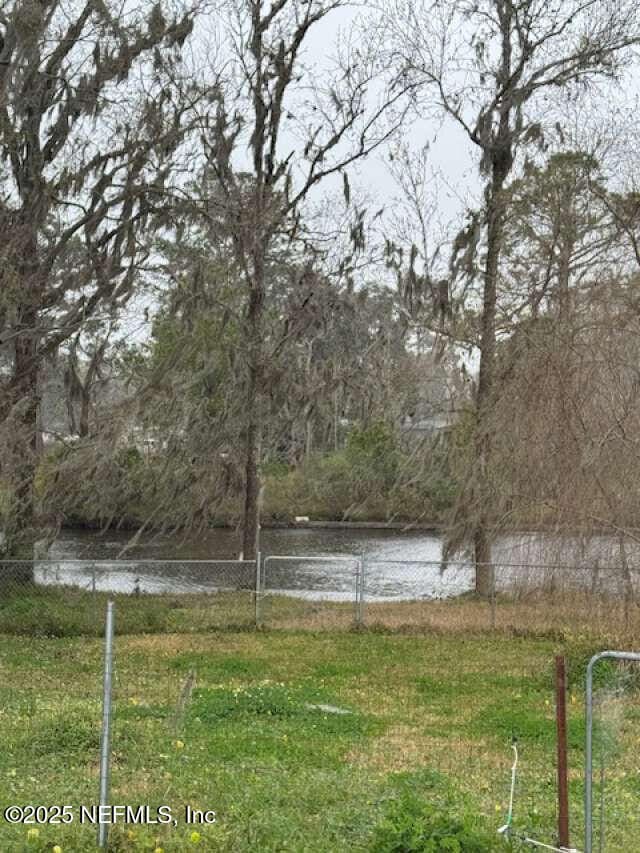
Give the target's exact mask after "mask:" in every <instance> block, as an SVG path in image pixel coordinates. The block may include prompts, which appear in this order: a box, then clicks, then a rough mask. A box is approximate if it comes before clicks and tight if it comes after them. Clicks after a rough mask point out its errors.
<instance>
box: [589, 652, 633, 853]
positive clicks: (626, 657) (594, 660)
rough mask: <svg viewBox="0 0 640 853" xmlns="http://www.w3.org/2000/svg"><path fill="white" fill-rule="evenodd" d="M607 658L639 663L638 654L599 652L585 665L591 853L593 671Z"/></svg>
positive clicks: (591, 840)
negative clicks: (600, 661)
mask: <svg viewBox="0 0 640 853" xmlns="http://www.w3.org/2000/svg"><path fill="white" fill-rule="evenodd" d="M603 658H609V659H613V660H623V661H640V653H638V652H612V651H606V652H599V653H598V654H597V655H594V656H593V657H592V658H591V660H590V661H589V663H588V665H587V692H586V698H585V705H586V714H585V716H586V728H587V732H586V740H585V750H584V765H585V767H584V850H585V853H593V669H594V667H595V665H596V664H597V663H598V661H599V660H602V659H603Z"/></svg>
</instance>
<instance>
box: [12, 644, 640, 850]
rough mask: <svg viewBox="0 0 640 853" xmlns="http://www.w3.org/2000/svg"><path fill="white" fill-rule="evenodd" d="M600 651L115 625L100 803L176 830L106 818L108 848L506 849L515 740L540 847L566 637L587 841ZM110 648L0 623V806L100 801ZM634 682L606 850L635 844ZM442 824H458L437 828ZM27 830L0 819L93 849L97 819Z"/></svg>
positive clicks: (522, 823)
mask: <svg viewBox="0 0 640 853" xmlns="http://www.w3.org/2000/svg"><path fill="white" fill-rule="evenodd" d="M592 650H593V649H592V647H591V646H590V645H589V644H585V643H579V642H577V641H573V642H571V643H563V642H559V641H554V640H550V639H538V640H536V639H532V638H513V637H511V638H507V637H504V636H498V637H491V636H487V635H471V636H467V637H464V636H460V635H459V634H454V635H444V634H441V635H437V636H425V635H417V634H416V635H411V636H404V635H402V634H384V633H355V632H354V633H348V632H334V633H331V632H323V633H315V634H314V633H304V632H294V631H288V632H287V631H281V632H266V633H256V632H252V631H241V632H235V633H234V632H217V633H216V632H208V633H191V634H188V633H183V634H142V635H127V634H124V635H119V636H118V637H117V638H116V673H117V680H116V691H115V702H114V737H113V767H112V797H111V799H112V802H113V803H118V804H125V805H136V806H137V805H141V804H149V805H150V806H152V808H155V807H156V806H158V805H160V804H166V805H169V806H171V808H172V812H173V815H174V816H175V817H176V818H177V820H178V825H177V826H175V827H174V826H168V827H167V826H157V827H149V826H128V827H121V826H117V827H116V828H115V829H114V830H112V832H111V836H110V837H111V847H110V849H111V850H114V851H154V850H156V849H161V850H163V851H165V853H171V851H183V850H184V851H188V850H198V849H200V850H207V851H209V850H211V851H217V850H220V851H234V853H235V851H274V853H275V851H295V853H304V852H305V851H309V853H311V851H318V852H319V851H322V852H323V853H325V851H326V853H329V851H376V853H390V851H394V850H395V851H398V853H400V851H403V850H404V851H411V850H414V849H415V850H418V849H420V850H425V851H426V850H433V851H440V850H442V851H444V850H453V851H455V850H459V851H460V853H467V851H468V853H475V851H478V853H481V851H485V850H508V849H509V848H508V847H507V845H505V844H504V843H503V842H502V841H501V840H500V839H499V838H498V836H497V834H496V829H497V828H498V826H500V824H501V823H502V822H503V820H504V815H505V810H506V806H507V801H508V793H509V773H510V763H511V751H510V744H511V738H512V736H513V735H516V736H517V737H518V741H519V746H520V753H521V776H520V782H519V787H518V795H517V799H516V824H517V825H518V826H519V827H520V828H521V829H523V830H526V831H527V832H530V833H533V834H535V835H536V836H537V837H539V838H541V839H542V840H544V841H547V842H551V841H552V840H553V826H554V813H555V806H554V749H555V746H554V744H555V730H554V721H553V693H552V687H553V679H552V674H553V657H554V654H555V653H556V652H557V651H564V652H566V653H567V655H568V658H569V665H570V669H571V673H572V681H571V689H570V701H569V709H570V748H571V755H570V763H571V766H572V768H573V771H572V776H571V796H572V819H573V824H574V828H575V832H574V838H573V842H574V844H576V845H579V844H581V843H582V802H581V797H582V748H583V739H584V725H583V722H582V721H583V714H584V707H583V701H582V680H583V674H584V666H585V663H586V660H587V658H588V656H589V654H590V652H591V651H592ZM102 653H103V652H102V643H101V641H100V639H98V638H91V637H70V638H64V637H60V638H29V637H25V636H11V635H8V634H4V635H0V744H1V749H0V780H1V784H0V800H1V801H2V802H1V805H2V807H3V808H4V807H5V806H6V805H9V804H10V803H17V804H20V805H25V804H27V803H32V804H45V805H54V804H57V805H63V804H70V805H72V806H74V810H75V811H76V814H77V811H78V809H79V806H80V804H92V803H94V802H95V800H96V794H97V787H98V778H97V772H98V752H99V734H100V715H101V705H100V698H101V683H100V678H101V667H102ZM625 696H626V699H627V700H629V701H625V703H624V708H623V709H622V711H620V709H617V710H616V704H615V702H613V701H612V703H611V707H612V708H614V712H613V714H614V717H615V719H614V720H613V721H612V724H611V731H612V732H613V733H614V735H615V737H614V742H612V744H611V749H612V750H615V751H617V754H616V755H615V756H614V758H612V759H611V760H610V761H609V765H608V774H607V779H608V785H607V794H606V796H607V800H606V803H607V815H608V822H607V832H608V842H609V845H610V846H607V847H606V849H607V850H617V851H626V850H629V851H631V850H634V849H636V846H637V845H636V844H635V841H634V839H636V838H637V833H638V824H637V817H636V815H637V813H638V809H637V803H638V798H639V797H640V776H639V775H638V770H637V762H635V761H634V757H635V751H637V744H638V741H639V740H640V739H639V738H638V734H640V730H634V728H633V726H634V720H635V725H637V717H638V714H637V707H638V706H637V705H636V704H635V702H634V701H633V697H634V696H635V694H634V693H633V691H632V690H630V689H629V690H627V692H626V694H625ZM326 706H335V707H336V708H338V709H341V710H342V711H348V712H349V713H334V712H332V711H331V710H330V709H328V708H327V707H326ZM616 715H617V716H616ZM186 804H189V805H191V806H192V807H193V808H199V809H213V810H215V811H216V813H217V822H216V823H215V825H212V826H204V827H202V826H197V827H196V826H186V825H185V823H184V820H183V808H184V806H185V805H186ZM447 820H448V821H449V822H450V823H451V822H452V823H453V824H455V826H454V828H453V829H449V830H447V829H446V828H445V829H442V827H443V826H444V824H445V823H446V822H447ZM429 826H431V827H432V829H431V830H429V831H432V832H433V833H434V837H435V834H437V831H438V827H440V830H441V831H442V833H443V834H444V835H445V836H446V834H447V832H450V834H454V835H455V834H456V833H457V836H458V838H464V837H468V838H469V839H470V840H468V841H465V842H464V843H463V846H459V847H458V848H456V847H448V846H442V845H441V846H435V847H428V846H422V847H419V846H417V845H418V844H419V843H422V842H420V839H419V836H420V834H422V836H423V841H424V835H425V833H426V832H427V830H426V829H425V827H429ZM194 832H195V833H196V834H195V835H193V833H194ZM34 835H35V834H34V833H33V832H32V833H31V835H30V837H28V835H27V829H26V828H25V827H18V828H16V827H11V826H9V825H8V824H7V823H6V822H3V821H0V850H1V851H23V850H24V851H52V850H53V849H54V846H55V845H58V846H59V847H60V848H61V849H62V851H63V853H70V851H74V853H76V851H84V850H91V849H93V846H94V838H95V830H94V828H93V827H91V826H83V825H80V824H79V823H78V822H77V820H76V822H74V823H73V824H71V825H68V826H40V827H39V832H38V835H37V837H34ZM410 839H413V840H411V841H410ZM442 843H444V842H442ZM410 844H412V845H413V846H410ZM394 845H395V846H394ZM403 845H404V846H403ZM465 845H466V846H465ZM478 845H479V846H478ZM514 849H519V848H518V847H517V845H515V846H514Z"/></svg>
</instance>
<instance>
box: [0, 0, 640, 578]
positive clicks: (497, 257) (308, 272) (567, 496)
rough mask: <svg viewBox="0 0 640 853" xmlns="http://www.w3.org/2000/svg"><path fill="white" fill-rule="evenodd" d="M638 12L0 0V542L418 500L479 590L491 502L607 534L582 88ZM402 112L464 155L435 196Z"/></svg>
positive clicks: (252, 0) (608, 392)
mask: <svg viewBox="0 0 640 853" xmlns="http://www.w3.org/2000/svg"><path fill="white" fill-rule="evenodd" d="M334 22H335V23H334ZM331 26H333V27H334V30H331V29H330V27H331ZM339 27H341V29H339ZM328 32H333V33H334V35H333V36H332V38H333V43H332V44H331V49H330V50H328V49H327V45H326V44H325V43H324V42H323V41H322V39H323V38H324V36H323V35H322V34H326V33H328ZM320 43H321V44H322V48H323V49H322V51H321V53H320V52H319V44H320ZM639 43H640V12H639V11H638V9H637V5H636V4H635V2H631V0H628V2H626V0H622V1H621V2H618V3H616V4H615V5H613V4H611V3H608V2H605V0H555V2H552V3H549V2H546V0H518V2H515V0H479V1H478V2H471V0H454V2H447V3H441V2H437V0H418V2H415V0H412V2H406V3H405V2H404V0H397V2H396V3H394V4H392V5H389V4H385V7H384V9H382V10H379V11H377V10H376V9H374V8H367V9H363V10H361V11H359V12H357V13H356V12H354V10H353V9H352V8H351V7H350V6H348V5H347V4H346V3H343V2H341V0H333V2H320V0H272V2H263V0H226V2H221V3H219V4H213V5H210V4H208V3H204V2H202V3H193V4H186V3H182V2H177V0H176V2H173V3H172V4H171V5H169V4H163V3H161V2H158V3H156V4H154V5H153V6H151V5H142V6H140V7H132V8H131V9H130V10H124V11H123V8H122V7H121V6H119V5H116V4H114V3H112V2H111V0H100V2H96V0H86V2H81V0H42V2H35V0H5V2H4V4H3V6H2V9H0V224H1V225H2V235H3V238H2V243H1V244H0V285H1V290H0V312H1V318H0V323H1V326H2V338H1V350H2V352H1V356H2V387H1V401H2V406H1V408H0V418H1V424H2V426H1V435H2V452H1V453H0V477H1V486H2V489H1V493H0V497H1V501H0V511H1V515H2V527H3V530H4V535H5V540H6V541H5V547H6V550H7V552H8V553H11V554H15V553H19V552H23V551H24V549H25V548H27V549H28V548H30V547H31V546H32V544H33V542H34V541H35V540H36V539H38V538H42V537H43V536H45V537H46V536H51V535H54V533H55V530H56V529H57V528H58V527H59V525H60V524H63V523H70V522H78V521H80V522H84V523H87V522H90V523H99V524H102V525H108V524H116V523H122V522H123V521H127V522H130V523H132V524H134V525H137V526H138V527H139V528H140V527H141V528H143V529H158V528H164V529H167V528H177V527H180V528H183V529H184V528H187V529H196V528H202V527H206V526H207V525H210V524H212V523H216V522H221V521H223V522H226V523H232V524H236V525H238V526H239V528H240V529H241V531H242V540H243V541H242V548H243V553H244V556H245V557H248V558H250V557H252V556H253V554H254V553H255V551H256V550H257V548H258V538H259V525H260V517H261V514H262V515H263V516H266V517H268V518H274V519H279V520H290V519H291V518H292V517H294V516H296V515H301V516H306V515H309V516H312V517H316V518H343V519H344V518H346V519H349V518H351V519H366V518H370V519H376V520H378V519H389V520H391V519H394V520H403V521H406V522H408V523H412V522H413V523H422V524H428V523H432V522H438V523H440V524H443V525H444V526H445V528H446V530H447V547H446V549H445V550H446V553H447V555H448V554H452V553H454V552H456V551H457V550H459V549H466V550H468V551H470V552H473V554H474V555H475V559H476V561H477V563H478V564H479V566H480V568H479V570H478V587H479V589H480V591H482V590H483V588H486V584H487V579H488V575H486V573H484V572H483V570H482V565H483V564H485V563H490V560H491V544H492V542H493V541H494V540H495V538H496V536H497V535H499V534H500V532H501V531H505V530H514V529H522V528H523V527H530V526H539V527H545V528H548V527H551V526H555V527H557V528H561V529H578V528H579V529H581V530H594V531H595V530H599V531H601V530H605V531H608V532H610V533H612V534H614V535H615V537H616V538H617V539H618V540H619V542H620V549H621V551H620V553H621V557H622V556H624V548H625V542H627V541H630V539H633V538H634V536H635V533H634V529H635V528H637V527H638V526H639V525H638V518H639V512H638V507H637V506H636V504H637V490H636V489H635V488H634V484H635V482H637V481H638V479H639V478H638V475H639V474H640V459H639V453H638V439H637V436H638V434H639V432H638V427H639V426H640V422H639V421H640V407H639V402H640V401H639V399H638V397H639V392H640V373H639V370H640V368H639V367H638V365H639V364H640V361H639V359H638V352H637V349H638V340H639V338H638V331H639V329H638V323H639V320H638V318H639V316H640V314H639V311H638V305H639V304H640V300H639V298H638V295H637V293H638V282H639V278H640V195H639V194H638V193H637V191H636V185H635V179H636V173H635V164H634V154H635V152H634V150H633V145H632V143H631V142H629V143H626V144H625V142H624V138H623V137H622V131H620V132H619V133H616V131H615V130H612V129H611V122H610V121H609V120H608V119H609V118H610V117H608V116H607V114H606V110H607V103H606V98H604V97H602V93H605V94H606V93H607V92H609V93H618V92H621V91H622V90H623V88H624V87H625V86H628V85H629V81H632V80H633V79H634V74H637V67H636V65H635V61H636V51H637V47H638V44H639ZM579 111H582V112H581V113H580V116H581V118H580V119H579V120H578V121H575V120H574V117H575V115H576V114H578V113H579ZM582 116H584V120H583V119H582ZM433 127H437V128H440V132H441V133H453V132H459V133H460V134H461V135H462V136H464V137H465V138H466V139H467V141H468V144H469V145H470V146H471V148H472V149H473V152H474V153H473V154H472V156H473V157H475V159H476V163H477V172H478V176H479V182H480V184H479V186H480V192H479V194H478V197H477V198H474V197H473V195H472V194H469V196H468V198H467V199H465V209H464V210H463V211H461V213H460V216H459V220H458V221H454V222H449V223H445V225H443V214H442V211H440V210H439V209H438V198H439V196H438V181H439V178H438V176H437V175H436V174H435V172H434V171H430V170H429V168H428V163H429V156H430V155H429V150H428V148H425V145H424V143H425V142H426V136H427V135H428V134H430V135H432V134H433ZM589 128H592V129H591V130H590V129H589ZM456 129H457V130H456ZM625 132H627V133H629V131H628V129H627V130H626V131H625ZM627 138H628V139H630V140H631V139H632V135H631V134H629V135H628V137H627ZM414 143H415V144H414ZM412 145H413V153H412ZM416 152H419V153H416ZM375 157H379V158H380V162H381V163H382V162H383V161H386V162H387V163H389V164H390V169H391V171H392V172H393V173H394V174H395V176H396V179H397V182H398V193H399V197H398V198H395V199H392V198H389V199H387V200H385V202H384V203H383V202H381V201H380V200H379V199H378V198H377V196H378V193H377V192H376V187H375V186H371V187H363V186H362V180H361V178H360V179H359V177H358V176H359V175H362V174H363V172H362V171H361V172H358V168H359V164H361V163H362V162H364V161H370V160H371V159H372V158H375ZM381 168H382V166H381ZM140 317H143V319H144V321H145V323H144V325H145V329H146V332H142V331H140V330H138V328H137V323H138V320H139V318H140ZM636 466H638V467H636Z"/></svg>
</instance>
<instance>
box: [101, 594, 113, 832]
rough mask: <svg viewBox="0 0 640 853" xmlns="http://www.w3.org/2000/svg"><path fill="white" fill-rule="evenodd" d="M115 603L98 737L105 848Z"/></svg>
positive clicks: (106, 651)
mask: <svg viewBox="0 0 640 853" xmlns="http://www.w3.org/2000/svg"><path fill="white" fill-rule="evenodd" d="M114 625H115V604H114V603H113V601H108V602H107V618H106V622H105V631H104V677H103V692H102V735H101V739H100V801H99V811H98V847H99V848H100V849H105V848H106V846H107V836H108V832H109V824H108V823H107V822H103V821H102V812H103V810H104V808H105V807H106V806H108V804H109V775H110V774H109V769H110V767H109V765H110V757H111V756H110V753H111V692H112V686H113V632H114Z"/></svg>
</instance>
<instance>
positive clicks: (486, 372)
mask: <svg viewBox="0 0 640 853" xmlns="http://www.w3.org/2000/svg"><path fill="white" fill-rule="evenodd" d="M394 26H395V28H396V36H397V44H396V57H397V62H398V66H399V67H398V73H399V74H400V75H401V76H402V78H403V79H407V80H409V81H411V82H413V83H414V84H415V85H418V84H422V85H423V86H424V90H423V91H424V92H425V97H426V98H431V99H433V100H435V101H436V102H437V104H438V107H439V108H440V109H441V110H443V111H444V113H445V114H446V116H447V117H449V118H450V119H453V121H454V122H455V123H457V124H458V125H459V126H460V127H461V128H462V129H463V131H464V132H465V133H466V135H467V137H468V138H469V140H470V141H471V142H472V143H473V144H474V145H475V146H476V147H477V148H478V149H479V152H480V170H481V173H482V175H483V177H484V180H485V192H484V210H483V214H482V220H481V223H480V224H481V226H482V231H483V238H484V240H483V242H484V255H483V257H482V258H481V261H480V279H481V294H480V302H481V309H480V317H479V333H478V335H479V340H478V348H479V353H480V358H479V373H478V383H477V390H476V400H475V405H476V427H475V439H474V442H475V453H474V463H473V470H472V471H471V472H470V474H469V477H468V482H467V486H466V488H465V489H464V493H463V498H462V500H461V502H460V504H459V508H458V513H457V518H456V519H454V529H453V535H452V537H451V541H450V545H451V547H455V546H460V545H462V544H467V543H471V544H472V545H473V550H474V557H475V561H476V569H477V589H478V591H479V592H481V593H483V594H486V593H487V591H488V588H489V584H490V580H491V571H490V569H489V566H490V564H491V541H492V537H493V535H494V532H495V529H496V521H497V519H496V517H495V514H494V512H493V509H492V507H493V504H494V497H495V496H494V495H493V494H492V484H491V479H492V477H491V467H492V435H491V431H490V423H491V418H490V415H491V411H492V408H493V406H494V402H495V393H496V340H497V338H496V320H497V312H498V274H499V268H500V259H501V253H502V248H503V240H504V224H505V218H506V216H507V215H508V210H507V204H506V197H505V188H506V186H507V183H508V180H509V178H510V176H511V175H512V173H513V170H514V164H515V163H516V157H517V155H518V154H519V153H524V152H525V151H526V149H527V146H529V145H531V144H535V143H536V142H540V141H541V140H542V139H543V137H544V121H545V102H546V101H547V100H548V99H550V98H551V97H553V96H554V94H555V93H558V92H562V91H565V92H567V93H569V92H578V91H579V88H580V87H581V86H586V85H587V84H588V83H590V82H591V81H593V80H594V79H596V78H598V77H602V76H605V77H609V78H614V77H615V75H616V73H617V72H618V70H619V69H620V67H621V65H622V64H623V63H624V62H625V61H626V60H627V59H628V57H629V50H628V49H629V48H630V47H632V46H633V45H635V44H637V43H638V40H639V37H640V20H639V12H638V7H637V4H636V3H635V2H621V3H616V4H615V5H612V4H610V3H608V2H606V0H562V2H560V0H554V2H548V0H521V2H514V0H480V2H477V0H474V2H471V0H454V2H449V3H442V2H439V0H435V2H418V3H415V2H411V3H405V2H400V3H398V4H397V13H396V15H395V17H394ZM470 236H472V237H474V238H475V239H477V234H476V233H474V232H473V230H472V231H471V232H470ZM467 245H468V244H467ZM464 246H465V243H464V241H460V243H459V245H458V248H463V247H464Z"/></svg>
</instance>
